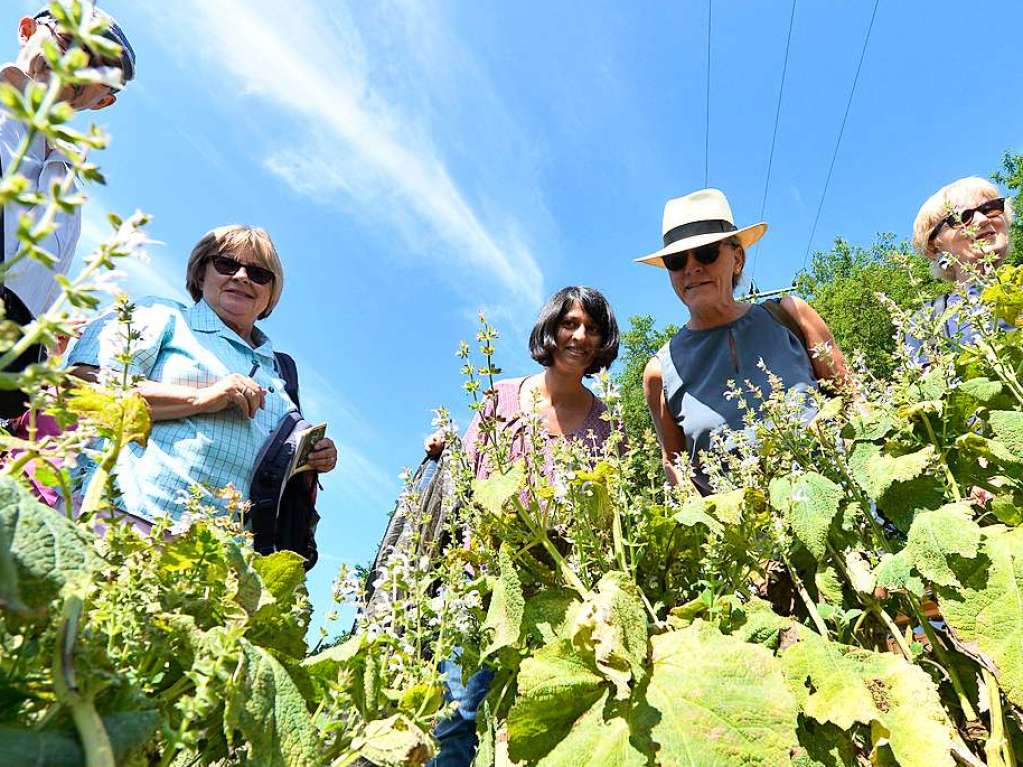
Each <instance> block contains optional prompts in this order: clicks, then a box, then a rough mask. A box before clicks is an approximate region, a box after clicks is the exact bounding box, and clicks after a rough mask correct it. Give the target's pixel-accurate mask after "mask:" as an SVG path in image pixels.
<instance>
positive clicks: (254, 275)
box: [210, 256, 274, 285]
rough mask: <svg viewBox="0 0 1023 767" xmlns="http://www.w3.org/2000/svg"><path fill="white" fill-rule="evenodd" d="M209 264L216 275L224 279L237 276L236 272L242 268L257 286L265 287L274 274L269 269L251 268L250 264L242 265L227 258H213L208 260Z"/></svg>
mask: <svg viewBox="0 0 1023 767" xmlns="http://www.w3.org/2000/svg"><path fill="white" fill-rule="evenodd" d="M210 263H212V264H213V268H214V269H216V270H217V274H223V275H224V276H225V277H232V276H234V275H236V274H238V270H239V269H241V268H242V267H243V266H244V267H245V274H246V275H248V277H249V279H250V280H252V281H253V282H254V283H256V284H257V285H267V284H269V283H270V281H271V280H273V278H274V273H273V272H271V271H270V270H269V269H264V268H263V267H262V266H253V265H252V264H243V263H241V262H240V261H235V260H234V259H233V258H230V257H229V256H214V257H213V258H211V259H210Z"/></svg>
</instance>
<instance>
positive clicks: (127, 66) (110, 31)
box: [32, 7, 135, 83]
mask: <svg viewBox="0 0 1023 767" xmlns="http://www.w3.org/2000/svg"><path fill="white" fill-rule="evenodd" d="M92 13H93V15H94V16H98V17H100V18H102V19H103V20H105V21H106V22H107V28H106V30H105V31H104V32H103V37H105V38H107V39H108V40H112V41H113V42H115V43H117V44H118V45H119V46H121V61H120V67H121V74H122V76H123V78H124V82H125V83H127V82H129V81H130V80H134V79H135V49H134V48H132V47H131V43H129V42H128V36H127V35H125V34H124V30H123V29H121V26H120V25H119V24H118V23H117V21H115V20H114V17H113V16H111V15H110V14H109V13H107V12H106V11H101V10H100V9H99V8H95V7H93V11H92ZM32 18H33V19H35V20H37V21H38V20H39V19H52V18H53V14H52V13H50V9H49V8H44V9H43V10H41V11H39V13H37V14H36V15H35V16H33V17H32Z"/></svg>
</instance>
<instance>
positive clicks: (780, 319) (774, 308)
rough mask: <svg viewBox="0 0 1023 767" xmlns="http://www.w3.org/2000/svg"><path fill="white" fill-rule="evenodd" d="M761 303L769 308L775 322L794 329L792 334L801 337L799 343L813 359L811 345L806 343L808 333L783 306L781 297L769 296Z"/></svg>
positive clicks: (768, 311) (768, 310)
mask: <svg viewBox="0 0 1023 767" xmlns="http://www.w3.org/2000/svg"><path fill="white" fill-rule="evenodd" d="M760 305H761V306H762V307H764V308H765V309H766V310H767V313H768V314H770V315H771V316H772V317H774V320H775V322H777V323H778V324H779V325H784V326H785V327H786V328H788V329H789V330H791V331H792V335H794V336H795V337H796V338H797V339H799V343H801V344H802V345H803V348H804V349H806V353H807V355H808V356H809V357H810V359H811V360H812V359H813V354H812V352H811V351H810V347H809V346H807V344H806V334H805V333H803V329H802V328H801V327H799V323H798V322H796V318H795V317H793V316H792V314H791V313H790V312H789V310H788V309H786V308H785V307H784V306H782V304H781V299H780V298H769V299H767V300H766V301H764V302H763V303H762V304H760Z"/></svg>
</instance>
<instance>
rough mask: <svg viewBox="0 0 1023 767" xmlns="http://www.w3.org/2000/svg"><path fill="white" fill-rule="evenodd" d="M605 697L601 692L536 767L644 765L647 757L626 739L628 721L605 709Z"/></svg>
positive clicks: (628, 736)
mask: <svg viewBox="0 0 1023 767" xmlns="http://www.w3.org/2000/svg"><path fill="white" fill-rule="evenodd" d="M609 697H610V696H609V695H605V696H604V697H603V698H601V699H600V700H598V701H597V702H596V703H594V704H593V706H591V707H590V709H589V710H588V711H587V712H586V713H584V714H583V715H582V716H581V717H579V719H577V720H576V722H575V724H574V725H572V729H571V730H569V732H568V735H566V736H565V739H564V740H562V741H561V742H560V743H558V745H557V746H555V747H554V749H553V750H552V751H551V752H550V753H549V754H547V756H545V757H544V758H543V759H541V760H540V761H539V762H538V763H537V767H582V765H600V767H645V765H646V764H647V757H646V756H645V755H644V754H643V752H642V751H641V750H640V749H639V748H637V746H636V745H634V744H633V743H632V742H631V741H630V734H631V733H630V727H629V722H628V721H627V720H626V719H625V717H624V716H620V715H617V714H616V713H614V712H609V711H608V709H609V708H610V707H609V706H608V705H607V702H608V698H609ZM644 745H646V744H644Z"/></svg>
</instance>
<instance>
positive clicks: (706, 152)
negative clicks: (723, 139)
mask: <svg viewBox="0 0 1023 767" xmlns="http://www.w3.org/2000/svg"><path fill="white" fill-rule="evenodd" d="M713 5H714V0H707V109H706V115H707V127H706V129H705V130H704V143H703V185H704V187H708V186H710V20H711V15H712V12H713Z"/></svg>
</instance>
